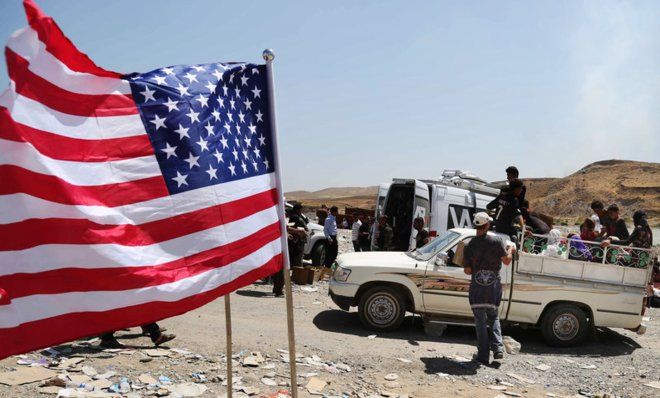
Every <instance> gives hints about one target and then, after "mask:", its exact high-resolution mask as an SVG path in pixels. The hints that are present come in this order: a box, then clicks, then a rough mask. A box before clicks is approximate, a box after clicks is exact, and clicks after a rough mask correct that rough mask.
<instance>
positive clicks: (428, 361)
mask: <svg viewBox="0 0 660 398" xmlns="http://www.w3.org/2000/svg"><path fill="white" fill-rule="evenodd" d="M420 360H421V361H422V362H423V363H424V366H425V369H424V372H425V373H426V374H436V373H446V374H448V375H452V376H471V375H476V374H477V369H479V366H478V365H477V364H476V363H475V362H457V361H454V360H452V359H451V358H447V357H433V358H420Z"/></svg>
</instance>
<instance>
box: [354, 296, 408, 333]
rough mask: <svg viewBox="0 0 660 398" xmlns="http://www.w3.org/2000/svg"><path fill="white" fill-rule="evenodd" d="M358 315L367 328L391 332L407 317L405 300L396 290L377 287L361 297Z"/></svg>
mask: <svg viewBox="0 0 660 398" xmlns="http://www.w3.org/2000/svg"><path fill="white" fill-rule="evenodd" d="M358 315H359V317H360V321H361V322H362V324H363V325H364V326H365V327H366V328H368V329H371V330H376V331H379V332H390V331H392V330H395V329H397V328H398V327H399V326H401V323H402V322H403V318H404V316H405V315H406V306H405V300H404V298H403V296H402V295H401V293H400V292H399V291H397V290H396V289H393V288H391V287H389V286H376V287H373V288H371V289H369V290H367V291H366V292H365V293H364V294H362V295H361V296H360V300H359V303H358Z"/></svg>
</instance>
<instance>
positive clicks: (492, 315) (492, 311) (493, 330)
mask: <svg viewBox="0 0 660 398" xmlns="http://www.w3.org/2000/svg"><path fill="white" fill-rule="evenodd" d="M498 311H499V310H498V309H497V308H472V313H473V314H474V324H475V326H476V329H477V358H478V359H479V360H480V361H483V362H488V361H489V360H490V352H489V348H490V350H492V351H493V352H504V344H503V343H502V328H501V327H500V318H499V316H498V314H497V313H498Z"/></svg>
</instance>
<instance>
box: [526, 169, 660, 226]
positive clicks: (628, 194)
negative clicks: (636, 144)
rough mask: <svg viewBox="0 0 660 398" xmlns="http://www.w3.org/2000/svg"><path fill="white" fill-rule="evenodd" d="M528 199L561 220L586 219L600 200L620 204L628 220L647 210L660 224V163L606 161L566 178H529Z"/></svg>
mask: <svg viewBox="0 0 660 398" xmlns="http://www.w3.org/2000/svg"><path fill="white" fill-rule="evenodd" d="M525 182H526V184H527V192H528V194H527V196H528V198H529V200H530V202H531V205H532V207H533V208H534V209H535V210H537V211H540V212H543V213H546V214H551V215H556V216H561V217H582V216H586V215H588V214H589V213H590V212H591V210H590V209H589V205H590V204H591V201H592V200H594V199H598V200H600V201H602V202H603V203H605V205H606V206H607V205H609V204H612V203H616V204H617V205H619V208H621V210H622V215H623V216H624V217H625V218H630V217H631V216H632V213H634V212H635V210H638V209H645V210H646V211H647V214H648V216H649V218H650V219H651V220H652V221H653V222H654V223H656V224H657V223H658V222H660V163H645V162H634V161H627V160H604V161H600V162H596V163H592V164H590V165H588V166H586V167H584V168H583V169H581V170H578V171H577V172H575V173H573V174H571V175H569V176H567V177H564V178H537V179H534V178H532V179H526V180H525Z"/></svg>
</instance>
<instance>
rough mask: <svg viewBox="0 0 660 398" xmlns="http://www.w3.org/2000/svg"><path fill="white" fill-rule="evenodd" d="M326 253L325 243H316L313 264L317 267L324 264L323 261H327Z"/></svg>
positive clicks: (313, 250)
mask: <svg viewBox="0 0 660 398" xmlns="http://www.w3.org/2000/svg"><path fill="white" fill-rule="evenodd" d="M325 253H326V250H325V243H323V242H318V243H317V244H316V245H314V248H313V249H312V265H313V266H315V267H320V266H321V265H323V262H324V261H325Z"/></svg>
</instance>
